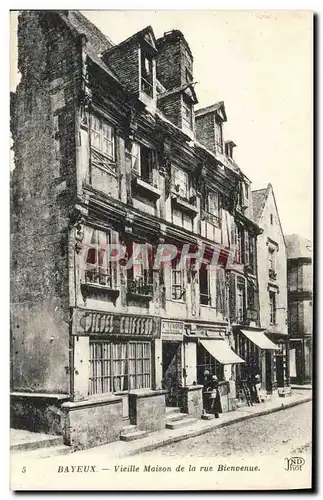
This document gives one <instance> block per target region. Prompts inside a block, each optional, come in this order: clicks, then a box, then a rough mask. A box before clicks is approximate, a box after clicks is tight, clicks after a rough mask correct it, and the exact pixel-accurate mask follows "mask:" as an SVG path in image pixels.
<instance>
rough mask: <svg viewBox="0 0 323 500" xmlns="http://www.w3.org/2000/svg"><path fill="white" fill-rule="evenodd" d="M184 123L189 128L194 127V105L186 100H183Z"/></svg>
mask: <svg viewBox="0 0 323 500" xmlns="http://www.w3.org/2000/svg"><path fill="white" fill-rule="evenodd" d="M183 125H186V127H188V128H192V125H193V115H192V105H191V104H189V103H187V102H185V100H183Z"/></svg>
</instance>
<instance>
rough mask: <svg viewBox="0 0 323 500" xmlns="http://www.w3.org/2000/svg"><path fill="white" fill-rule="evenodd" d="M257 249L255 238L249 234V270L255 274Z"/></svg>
mask: <svg viewBox="0 0 323 500" xmlns="http://www.w3.org/2000/svg"><path fill="white" fill-rule="evenodd" d="M255 248H256V246H255V238H254V237H253V236H251V235H250V234H249V269H250V270H251V272H253V273H254V272H255V263H256V255H255V253H256V252H255Z"/></svg>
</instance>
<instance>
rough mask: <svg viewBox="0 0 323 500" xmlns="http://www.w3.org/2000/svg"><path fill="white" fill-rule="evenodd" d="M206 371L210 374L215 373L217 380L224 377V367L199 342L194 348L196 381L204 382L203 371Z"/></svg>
mask: <svg viewBox="0 0 323 500" xmlns="http://www.w3.org/2000/svg"><path fill="white" fill-rule="evenodd" d="M206 370H207V371H208V372H209V373H210V375H216V376H217V377H218V379H219V380H223V379H224V367H223V365H221V364H220V363H218V362H217V361H216V360H215V359H214V358H213V356H211V354H210V353H209V352H208V351H207V350H206V349H204V347H203V346H202V345H200V344H198V345H197V349H196V372H197V383H198V384H202V385H203V384H204V372H205V371H206Z"/></svg>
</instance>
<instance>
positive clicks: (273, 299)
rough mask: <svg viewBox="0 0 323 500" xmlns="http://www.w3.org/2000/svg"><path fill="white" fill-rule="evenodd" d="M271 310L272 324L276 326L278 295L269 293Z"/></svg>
mask: <svg viewBox="0 0 323 500" xmlns="http://www.w3.org/2000/svg"><path fill="white" fill-rule="evenodd" d="M269 310H270V318H269V321H270V324H271V325H275V324H276V293H275V292H269Z"/></svg>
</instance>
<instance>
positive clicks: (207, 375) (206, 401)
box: [203, 370, 211, 413]
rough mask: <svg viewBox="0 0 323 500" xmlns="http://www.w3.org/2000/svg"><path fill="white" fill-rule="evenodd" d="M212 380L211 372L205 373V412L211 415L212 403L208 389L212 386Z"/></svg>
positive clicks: (206, 371)
mask: <svg viewBox="0 0 323 500" xmlns="http://www.w3.org/2000/svg"><path fill="white" fill-rule="evenodd" d="M210 379H211V375H210V372H209V370H205V371H204V381H203V412H204V413H209V410H210V401H209V394H208V388H209V386H210Z"/></svg>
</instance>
